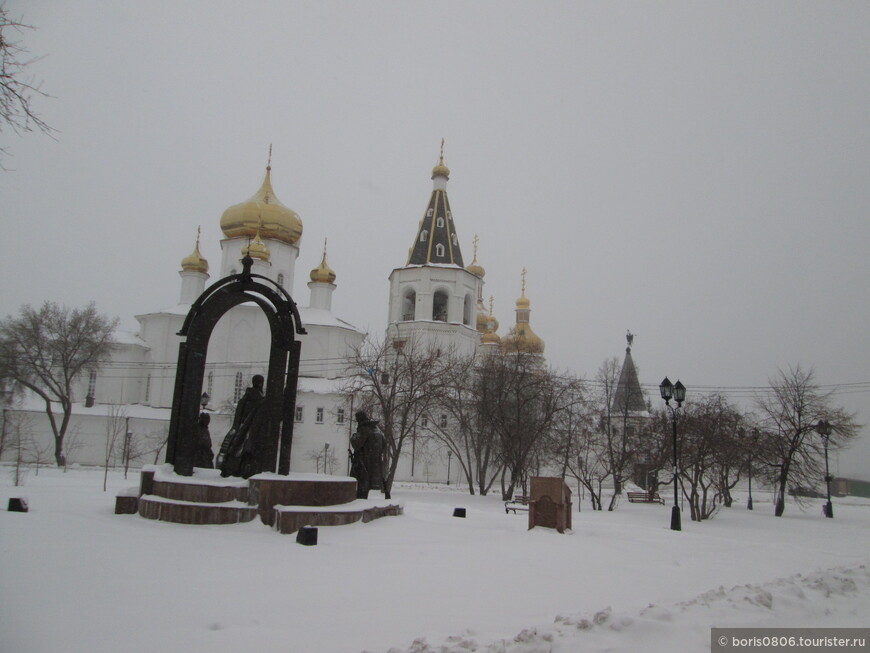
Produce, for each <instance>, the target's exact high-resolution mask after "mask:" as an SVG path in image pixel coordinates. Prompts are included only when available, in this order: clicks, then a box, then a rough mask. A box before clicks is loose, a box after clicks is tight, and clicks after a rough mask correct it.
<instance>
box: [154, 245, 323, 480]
mask: <svg viewBox="0 0 870 653" xmlns="http://www.w3.org/2000/svg"><path fill="white" fill-rule="evenodd" d="M252 265H253V259H252V258H251V257H250V256H247V255H246V256H245V257H244V258H243V259H242V272H241V273H240V274H232V275H230V276H228V277H224V278H223V279H221V280H219V281H217V282H215V283H214V284H213V285H211V286H210V287H209V288H207V289H206V290H205V292H203V293H202V295H200V296H199V298H198V299H197V300H196V301H195V302H194V303H193V305H192V306H191V307H190V312H189V313H188V314H187V318H186V319H185V320H184V325H183V326H182V327H181V331H179V332H178V335H180V336H186V339H185V340H184V341H183V342H181V343H180V344H179V346H178V368H177V370H176V373H175V393H174V395H173V398H172V415H171V417H170V420H169V439H168V441H167V445H166V462H167V463H171V464H172V465H173V466H174V468H175V473H176V474H180V475H182V476H191V475H192V474H193V455H194V442H195V434H196V431H197V420H198V418H199V410H200V397H201V393H202V382H203V378H204V376H205V360H206V352H207V351H208V341H209V339H210V338H211V334H212V331H213V330H214V327H215V325H216V324H217V322H218V320H219V319H220V318H221V317H222V316H223V315H224V314H225V313H226V312H227V311H229V310H230V309H231V308H233V307H234V306H238V305H239V304H243V303H245V302H255V303H256V304H257V305H258V306H259V307H260V308H261V309H263V312H264V313H265V315H266V318H267V319H268V321H269V328H270V331H271V335H272V342H271V349H270V351H269V371H268V373H267V377H266V398H265V401H264V404H263V410H265V411H266V413H267V419H266V420H265V427H264V428H263V429H262V430H261V431H260V432H259V433H257V434H256V436H255V437H256V438H257V440H256V442H255V447H254V450H255V451H256V452H257V454H256V465H255V467H256V469H255V472H254V473H259V472H274V471H277V472H278V473H279V474H283V475H286V474H289V473H290V447H291V445H292V443H293V418H294V412H295V409H296V383H297V380H298V377H299V352H300V348H301V343H300V342H299V340H297V339H296V334H299V335H304V334H305V333H306V331H305V329H304V327H303V326H302V322H301V320H300V319H299V310H298V309H297V308H296V302H294V301H293V299H292V298H291V297H290V295H289V294H288V293H287V291H286V290H284V289H283V288H281V287H280V286H279V285H278V284H276V283H275V282H274V281H272V280H271V279H269V278H268V277H264V276H262V275H260V274H252V273H251V266H252Z"/></svg>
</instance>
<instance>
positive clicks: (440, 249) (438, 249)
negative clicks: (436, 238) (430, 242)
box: [435, 243, 444, 258]
mask: <svg viewBox="0 0 870 653" xmlns="http://www.w3.org/2000/svg"><path fill="white" fill-rule="evenodd" d="M435 256H437V257H438V258H444V245H442V244H441V243H438V244H437V245H435Z"/></svg>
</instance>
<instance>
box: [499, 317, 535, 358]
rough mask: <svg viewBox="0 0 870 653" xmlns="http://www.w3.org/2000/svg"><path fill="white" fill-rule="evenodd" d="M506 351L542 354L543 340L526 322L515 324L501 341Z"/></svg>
mask: <svg viewBox="0 0 870 653" xmlns="http://www.w3.org/2000/svg"><path fill="white" fill-rule="evenodd" d="M502 344H503V345H504V347H505V349H507V351H515V352H525V353H528V354H543V353H544V341H543V340H541V339H540V338H539V337H538V336H537V335H536V334H535V332H534V331H532V329H531V327H530V326H529V325H528V324H517V325H516V326H515V327H514V328H513V329H511V332H510V333H509V334H508V335H507V337H506V338H505V342H503V343H502Z"/></svg>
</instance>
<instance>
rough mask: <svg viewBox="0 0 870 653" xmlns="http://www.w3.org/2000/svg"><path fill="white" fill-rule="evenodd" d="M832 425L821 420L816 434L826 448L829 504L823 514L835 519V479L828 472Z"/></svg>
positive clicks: (826, 478) (826, 482) (826, 477)
mask: <svg viewBox="0 0 870 653" xmlns="http://www.w3.org/2000/svg"><path fill="white" fill-rule="evenodd" d="M831 431H833V429H832V428H831V423H830V422H829V421H828V420H826V419H820V420H819V423H818V424H816V432H817V433H818V434H819V435H821V436H822V444H823V445H824V446H825V487H826V488H827V492H828V502H827V503H826V504H825V506H824V508H823V509H822V512H823V513H824V515H825V517H828V518H830V519H833V518H834V505H833V504H832V503H831V481H832V480H834V477H833V476H831V474H830V473H829V471H828V441H829V440H830V439H831Z"/></svg>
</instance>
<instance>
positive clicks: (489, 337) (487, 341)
mask: <svg viewBox="0 0 870 653" xmlns="http://www.w3.org/2000/svg"><path fill="white" fill-rule="evenodd" d="M500 342H501V338H499V337H498V334H497V333H495V332H494V331H487V332H486V333H484V334H483V336H481V338H480V343H481V344H482V345H497V344H499V343H500Z"/></svg>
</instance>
